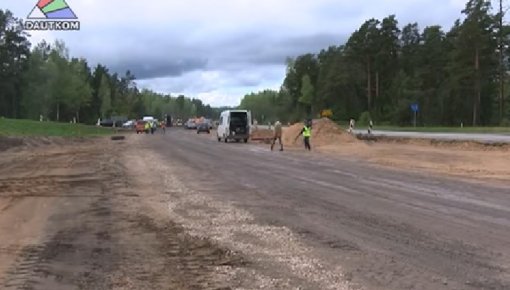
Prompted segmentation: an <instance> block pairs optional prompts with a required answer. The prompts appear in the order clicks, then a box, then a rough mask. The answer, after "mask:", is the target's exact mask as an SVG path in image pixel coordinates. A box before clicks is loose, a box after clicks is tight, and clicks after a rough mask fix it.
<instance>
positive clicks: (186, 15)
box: [0, 0, 467, 106]
mask: <svg viewBox="0 0 510 290" xmlns="http://www.w3.org/2000/svg"><path fill="white" fill-rule="evenodd" d="M466 1H467V0H466ZM466 1H465V0H377V1H375V0H179V1H174V0H161V1H158V0H146V1H135V0H132V1H128V0H122V1H121V0H108V1H105V0H67V3H68V4H69V6H71V8H72V10H73V11H74V12H75V13H76V15H77V16H78V18H79V20H80V21H81V30H80V31H75V32H31V34H32V37H31V40H32V42H33V43H37V42H39V41H40V40H41V39H46V40H47V41H50V42H53V41H54V40H55V39H62V40H64V41H65V42H66V44H67V46H68V47H69V48H70V53H71V55H72V56H75V57H85V58H87V59H88V60H89V62H90V64H91V65H95V64H97V63H102V64H105V65H106V66H108V67H109V68H110V69H111V70H112V71H116V72H119V73H123V72H125V71H126V70H127V69H130V70H131V71H132V72H133V73H134V74H135V76H136V77H137V79H138V81H137V83H138V84H139V86H140V87H146V88H150V89H152V90H154V91H157V92H161V93H171V94H185V95H186V96H188V97H197V98H200V99H201V100H203V101H204V102H205V103H208V104H211V105H214V106H219V105H238V104H239V101H240V99H241V98H242V96H244V95H245V94H247V93H250V92H254V91H258V90H262V89H266V88H271V89H277V88H279V86H280V85H281V83H282V81H283V78H284V76H285V59H286V57H288V56H290V57H294V56H297V55H299V54H303V53H308V52H312V53H317V52H319V51H320V49H322V48H327V47H328V46H330V45H339V44H342V43H344V42H345V40H346V39H347V38H348V37H349V35H350V34H351V33H352V32H353V31H354V30H356V29H357V28H358V27H359V26H360V25H361V24H362V23H363V22H364V21H365V20H366V19H369V18H372V17H374V18H378V19H382V18H384V17H385V16H388V15H390V14H396V16H397V19H398V21H399V23H400V25H401V26H403V25H405V24H407V23H409V22H418V23H419V24H420V27H421V28H423V27H424V26H427V25H435V24H439V25H442V26H443V27H445V28H446V29H448V28H449V27H451V25H452V24H453V22H454V21H455V19H457V18H459V17H461V14H460V11H461V10H462V9H463V7H464V4H465V2H466ZM1 3H2V4H1V5H0V8H4V9H5V8H7V9H9V10H11V11H12V12H13V13H14V14H15V16H17V17H20V18H26V17H27V15H28V14H29V12H30V11H31V10H32V9H33V7H34V5H35V3H37V0H1Z"/></svg>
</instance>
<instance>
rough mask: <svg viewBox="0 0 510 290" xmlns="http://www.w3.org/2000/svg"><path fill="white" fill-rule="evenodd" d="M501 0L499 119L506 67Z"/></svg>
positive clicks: (501, 109) (503, 97)
mask: <svg viewBox="0 0 510 290" xmlns="http://www.w3.org/2000/svg"><path fill="white" fill-rule="evenodd" d="M503 14H504V13H503V0H499V121H500V122H501V121H502V120H503V112H504V108H503V107H504V102H505V101H504V99H505V78H506V69H505V65H504V61H505V60H504V53H503V50H504V47H505V45H504V40H503V37H504V33H503Z"/></svg>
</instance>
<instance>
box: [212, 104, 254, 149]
mask: <svg viewBox="0 0 510 290" xmlns="http://www.w3.org/2000/svg"><path fill="white" fill-rule="evenodd" d="M251 120H252V119H251V112H250V111H247V110H228V111H223V112H222V113H221V115H220V121H219V125H218V129H217V131H216V136H217V138H218V142H221V140H223V141H224V142H225V143H228V141H229V140H235V141H236V142H240V141H241V140H243V141H244V143H248V139H249V138H250V131H251Z"/></svg>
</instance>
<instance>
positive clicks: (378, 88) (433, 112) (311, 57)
mask: <svg viewBox="0 0 510 290" xmlns="http://www.w3.org/2000/svg"><path fill="white" fill-rule="evenodd" d="M500 2H501V1H500ZM500 4H501V3H500ZM499 8H500V9H493V8H492V6H491V2H490V1H486V0H470V1H468V2H467V3H466V6H465V8H464V9H463V10H462V14H463V16H464V17H463V19H462V20H460V19H458V20H456V21H455V23H454V24H453V26H452V27H451V29H450V30H449V31H445V30H444V29H443V28H442V27H441V26H439V25H433V26H427V27H425V28H423V29H421V28H420V27H419V25H418V23H409V24H407V25H405V26H404V27H402V28H401V27H400V25H399V23H398V20H397V18H396V16H395V15H390V16H388V17H386V18H384V19H382V20H378V19H369V20H367V21H365V22H364V23H363V24H362V25H361V26H360V27H359V28H358V29H357V30H356V31H354V32H353V33H352V34H351V35H350V37H349V38H348V40H347V41H346V42H345V43H344V44H342V45H338V46H331V47H328V48H326V49H323V50H321V51H320V52H319V53H316V54H313V53H309V54H304V55H300V56H298V57H296V58H293V59H288V61H287V73H286V76H285V79H284V81H283V84H282V86H281V89H280V90H279V91H268V90H266V91H263V92H259V93H252V94H249V95H247V96H245V97H244V99H243V100H242V102H241V107H242V108H249V109H253V110H254V111H256V112H257V114H258V116H259V118H260V117H262V116H264V118H266V119H268V120H275V119H280V120H283V121H291V122H292V121H298V120H302V119H303V118H305V117H309V116H314V117H315V116H318V115H320V113H321V112H322V111H323V110H328V109H329V110H331V111H332V112H333V117H332V118H333V119H336V120H343V121H345V120H348V119H350V118H355V119H359V118H360V117H361V119H364V120H368V119H372V120H374V121H377V122H378V123H379V124H383V123H387V124H398V125H409V124H411V123H412V120H413V117H414V113H413V112H412V111H411V109H410V107H411V104H418V106H419V111H418V122H419V124H421V125H428V126H430V125H449V126H458V125H460V124H461V123H463V124H465V125H476V126H479V125H510V123H509V119H510V94H509V92H510V87H509V85H508V83H509V82H508V80H509V74H508V67H509V59H510V58H509V56H510V50H509V41H510V37H509V36H510V27H509V26H508V25H506V24H504V22H503V17H504V11H503V7H502V5H501V6H500V7H499ZM494 10H495V11H494ZM255 108H256V110H255Z"/></svg>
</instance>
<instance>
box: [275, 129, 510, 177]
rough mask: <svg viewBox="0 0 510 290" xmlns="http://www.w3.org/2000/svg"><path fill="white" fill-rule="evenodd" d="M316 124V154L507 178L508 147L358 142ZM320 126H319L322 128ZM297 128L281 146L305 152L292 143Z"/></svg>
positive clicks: (408, 141)
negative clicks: (317, 127)
mask: <svg viewBox="0 0 510 290" xmlns="http://www.w3.org/2000/svg"><path fill="white" fill-rule="evenodd" d="M324 123H325V125H323V124H321V123H319V129H318V130H315V131H314V134H315V135H313V136H312V140H311V143H312V147H313V148H314V149H315V151H317V152H321V153H325V154H331V155H335V156H342V157H344V158H355V159H357V160H360V161H366V162H371V163H373V164H376V165H379V166H383V167H387V168H396V169H402V170H406V171H408V170H412V171H420V172H428V173H432V174H438V175H449V176H456V177H465V178H469V179H474V180H489V181H496V182H504V181H508V180H509V179H510V166H509V164H510V145H509V144H493V145H487V144H481V143H477V142H461V141H458V142H455V141H438V140H423V139H412V138H379V139H378V140H377V141H373V140H358V139H357V138H356V137H354V136H351V135H350V134H348V133H346V132H345V130H341V129H340V128H339V127H335V126H334V125H332V124H329V123H328V122H324ZM321 125H322V126H321ZM298 128H299V126H293V127H289V128H285V129H284V144H285V146H286V147H287V148H288V149H290V150H304V149H302V148H303V145H302V144H301V143H302V140H301V139H298V140H297V142H296V141H295V139H294V138H295V136H296V134H297V133H296V132H298V133H299V130H296V129H298Z"/></svg>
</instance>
